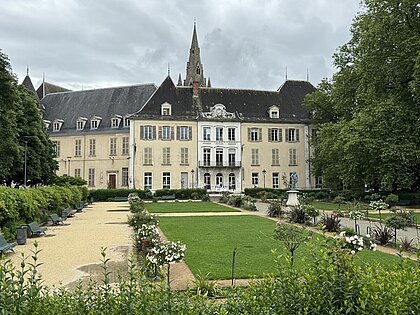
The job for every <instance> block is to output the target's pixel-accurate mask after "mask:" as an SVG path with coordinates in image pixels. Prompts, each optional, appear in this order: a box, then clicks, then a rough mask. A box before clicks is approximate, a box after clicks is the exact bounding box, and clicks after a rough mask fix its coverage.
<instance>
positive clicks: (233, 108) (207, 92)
mask: <svg viewBox="0 0 420 315" xmlns="http://www.w3.org/2000/svg"><path fill="white" fill-rule="evenodd" d="M314 91H315V87H314V86H313V85H312V84H311V83H309V82H307V81H291V80H288V81H286V82H285V83H284V84H283V85H282V86H281V87H280V88H279V89H278V90H277V91H257V90H246V89H228V88H200V89H199V93H198V104H199V109H200V111H202V112H210V111H211V107H213V106H214V105H216V104H223V105H225V107H226V111H227V112H231V113H235V116H236V118H237V119H239V120H241V121H249V122H272V121H276V122H296V123H302V122H304V123H306V122H309V113H308V111H307V110H306V109H305V108H304V107H303V105H302V104H303V100H304V98H305V95H306V94H308V93H311V92H314ZM166 102H167V103H169V104H171V105H172V116H161V105H162V104H164V103H166ZM273 105H276V106H277V107H278V108H279V109H280V118H270V117H269V115H268V112H267V110H268V109H269V108H270V107H271V106H273ZM135 116H136V117H141V118H142V119H147V118H150V119H165V120H166V119H174V120H178V119H187V120H191V119H205V118H203V116H202V115H200V113H199V112H198V111H197V110H196V109H195V107H194V106H193V88H191V87H178V86H175V85H174V83H173V81H172V80H171V78H170V77H169V76H168V77H167V78H166V79H165V80H164V81H163V83H162V84H161V86H160V87H159V88H158V89H157V91H156V93H155V94H154V95H153V96H152V97H151V98H150V100H149V101H148V102H147V103H146V104H145V106H144V107H143V109H142V110H141V111H139V112H137V113H136V115H135ZM199 117H200V118H199Z"/></svg>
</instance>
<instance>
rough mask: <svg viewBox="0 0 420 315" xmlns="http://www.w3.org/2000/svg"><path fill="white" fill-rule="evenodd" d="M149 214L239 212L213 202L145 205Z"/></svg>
mask: <svg viewBox="0 0 420 315" xmlns="http://www.w3.org/2000/svg"><path fill="white" fill-rule="evenodd" d="M145 208H146V209H147V211H149V212H150V213H188V212H240V210H235V209H232V208H229V207H225V206H223V205H221V204H217V203H213V202H157V203H146V204H145Z"/></svg>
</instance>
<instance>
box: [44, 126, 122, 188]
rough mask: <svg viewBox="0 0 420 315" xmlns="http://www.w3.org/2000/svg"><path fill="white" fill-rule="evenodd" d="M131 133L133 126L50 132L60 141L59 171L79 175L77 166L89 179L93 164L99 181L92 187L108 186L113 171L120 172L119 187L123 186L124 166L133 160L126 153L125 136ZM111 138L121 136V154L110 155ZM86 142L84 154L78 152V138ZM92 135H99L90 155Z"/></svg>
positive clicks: (82, 174) (53, 137) (118, 138)
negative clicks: (102, 130)
mask: <svg viewBox="0 0 420 315" xmlns="http://www.w3.org/2000/svg"><path fill="white" fill-rule="evenodd" d="M123 137H129V130H128V129H127V131H126V132H121V131H120V130H119V132H117V133H93V132H92V133H89V134H80V135H71V136H69V135H65V134H58V133H57V134H50V139H51V141H60V156H59V157H57V158H56V160H57V161H58V164H59V170H58V171H57V175H64V174H67V173H68V171H69V169H70V175H71V176H74V175H75V169H76V168H79V169H80V170H81V177H82V178H83V179H84V180H86V181H88V172H89V168H94V169H95V185H94V186H91V187H89V188H92V189H98V188H107V184H108V176H109V174H116V187H117V188H122V187H123V186H122V168H123V167H127V168H128V164H129V159H128V158H129V155H128V154H127V155H122V141H123V140H122V139H123ZM110 138H117V152H116V153H117V154H116V155H115V156H110ZM76 139H80V140H81V143H82V150H81V156H80V157H77V156H75V155H74V154H75V140H76ZM89 139H96V155H95V156H89ZM69 160H70V162H69Z"/></svg>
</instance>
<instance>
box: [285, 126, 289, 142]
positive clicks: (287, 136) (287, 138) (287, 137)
mask: <svg viewBox="0 0 420 315" xmlns="http://www.w3.org/2000/svg"><path fill="white" fill-rule="evenodd" d="M284 130H285V132H286V142H289V129H288V128H286V129H284Z"/></svg>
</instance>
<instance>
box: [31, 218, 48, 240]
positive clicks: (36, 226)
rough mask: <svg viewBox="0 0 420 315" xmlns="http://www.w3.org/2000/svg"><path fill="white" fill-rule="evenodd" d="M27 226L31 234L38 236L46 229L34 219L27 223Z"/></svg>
mask: <svg viewBox="0 0 420 315" xmlns="http://www.w3.org/2000/svg"><path fill="white" fill-rule="evenodd" d="M28 227H29V231H30V232H31V235H32V236H40V235H41V234H45V231H46V230H47V228H46V227H40V226H39V224H38V223H37V222H35V221H34V222H31V223H29V224H28Z"/></svg>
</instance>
